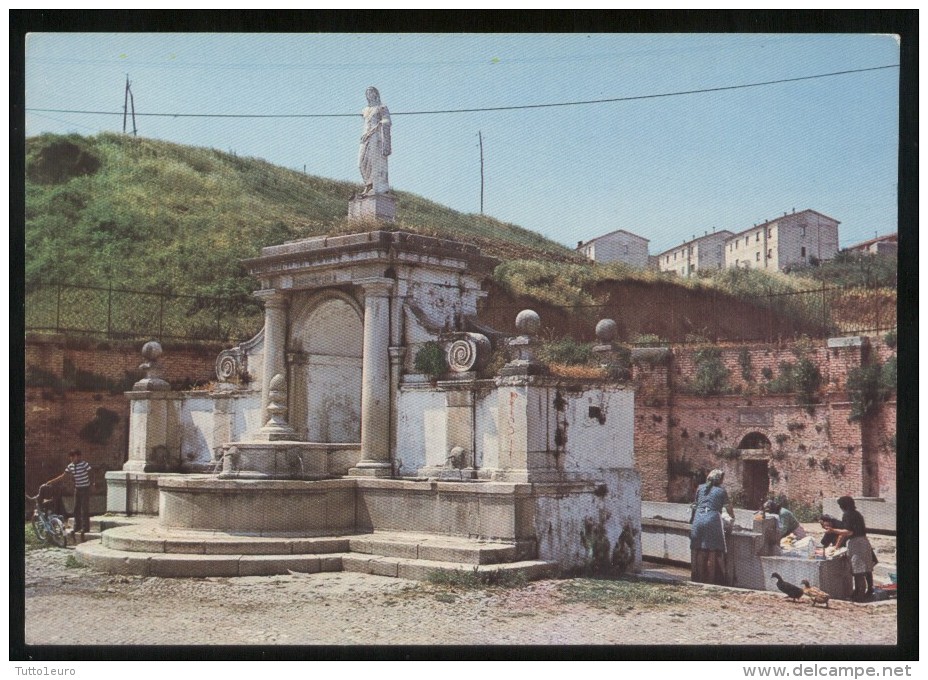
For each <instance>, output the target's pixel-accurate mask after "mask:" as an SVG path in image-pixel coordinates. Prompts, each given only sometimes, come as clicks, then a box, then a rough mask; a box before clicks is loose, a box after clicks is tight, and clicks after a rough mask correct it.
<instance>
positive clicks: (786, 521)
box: [764, 501, 806, 539]
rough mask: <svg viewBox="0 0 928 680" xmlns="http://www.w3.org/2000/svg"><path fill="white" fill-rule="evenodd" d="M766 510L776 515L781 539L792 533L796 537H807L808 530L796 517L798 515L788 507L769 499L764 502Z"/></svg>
mask: <svg viewBox="0 0 928 680" xmlns="http://www.w3.org/2000/svg"><path fill="white" fill-rule="evenodd" d="M764 511H765V512H769V513H770V514H771V515H775V516H776V518H777V524H778V525H779V527H780V538H781V539H783V538H786V537H787V536H789V535H790V534H792V535H793V536H795V537H796V538H805V536H806V530H805V529H803V528H802V525H801V524H800V523H799V520H798V519H796V515H794V514H793V513H792V512H790V511H789V509H788V508H784V507H783V506H782V505H780V504H779V503H777V502H776V501H767V502H766V503H764Z"/></svg>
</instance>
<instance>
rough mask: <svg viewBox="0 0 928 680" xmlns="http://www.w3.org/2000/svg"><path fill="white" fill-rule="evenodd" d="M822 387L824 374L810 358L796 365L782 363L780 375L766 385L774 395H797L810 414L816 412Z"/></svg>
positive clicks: (797, 399)
mask: <svg viewBox="0 0 928 680" xmlns="http://www.w3.org/2000/svg"><path fill="white" fill-rule="evenodd" d="M821 387H822V373H821V371H819V369H818V366H817V365H816V364H815V362H814V361H812V360H811V359H809V358H808V357H802V358H800V359H799V360H798V361H796V362H795V363H793V362H791V361H782V362H780V374H779V375H778V376H777V377H776V378H774V379H773V380H770V381H769V382H768V383H767V385H766V389H767V391H768V392H770V393H772V394H795V395H796V401H797V402H799V403H800V404H802V405H803V406H805V407H806V411H807V412H808V413H809V414H812V413H813V412H814V405H815V404H817V403H818V401H819V400H818V393H819V390H820V389H821Z"/></svg>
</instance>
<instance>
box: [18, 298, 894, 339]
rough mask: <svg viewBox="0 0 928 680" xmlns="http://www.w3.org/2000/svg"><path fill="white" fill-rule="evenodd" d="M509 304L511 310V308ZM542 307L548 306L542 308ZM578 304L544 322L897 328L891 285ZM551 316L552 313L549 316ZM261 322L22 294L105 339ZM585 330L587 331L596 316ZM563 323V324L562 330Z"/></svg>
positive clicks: (34, 306) (205, 332)
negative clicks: (576, 314)
mask: <svg viewBox="0 0 928 680" xmlns="http://www.w3.org/2000/svg"><path fill="white" fill-rule="evenodd" d="M510 307H511V309H510ZM547 307H549V308H551V307H554V306H552V305H547ZM581 307H583V309H582V310H581V309H575V308H558V309H550V310H549V311H550V312H551V313H547V314H544V315H543V317H544V323H545V324H548V323H552V322H554V321H557V320H558V319H560V323H554V324H553V325H555V326H558V327H559V328H558V330H559V331H562V332H558V333H557V334H558V335H563V334H569V333H570V330H571V329H569V327H568V325H574V324H576V319H574V318H573V315H572V314H571V311H580V312H583V313H584V316H588V317H590V318H591V319H592V318H593V317H596V318H605V317H610V318H615V319H616V320H617V321H619V322H620V325H622V326H624V327H626V330H627V336H628V338H627V339H628V340H629V341H630V342H632V343H634V342H635V338H636V337H637V336H653V339H657V338H659V339H660V340H662V341H665V342H673V343H687V342H700V341H705V340H707V339H708V340H713V341H718V342H726V341H727V342H775V341H777V340H781V339H784V338H789V337H794V336H798V335H807V336H809V337H830V336H835V335H854V334H868V333H869V334H873V333H878V332H885V331H888V330H891V329H893V328H895V327H896V292H895V291H894V290H892V289H889V288H868V289H864V288H839V287H825V286H823V287H822V288H816V289H812V290H804V291H797V292H789V293H776V294H771V295H760V296H757V297H754V298H751V299H742V298H734V297H732V296H731V295H727V294H723V293H721V292H716V291H712V290H708V291H700V292H698V293H696V292H693V291H684V292H682V293H681V292H677V291H673V290H671V289H668V288H666V287H658V288H656V289H654V290H653V291H651V292H650V293H649V294H648V298H647V300H640V301H639V302H637V303H636V304H634V305H630V304H629V301H628V300H616V301H611V302H607V303H604V304H597V305H581ZM519 309H521V307H518V308H517V306H511V305H495V304H493V302H492V301H489V302H488V304H487V305H486V306H485V307H484V308H483V311H482V313H481V317H482V318H483V320H484V321H485V323H487V324H488V325H489V326H492V327H494V328H497V329H498V330H500V331H501V332H503V333H507V332H510V331H511V332H512V333H515V332H516V331H515V328H514V327H512V328H510V326H512V323H513V321H512V320H513V319H514V318H515V314H516V313H517V312H518V311H519ZM552 313H553V316H552ZM263 321H264V317H263V312H262V307H261V304H260V303H259V302H258V301H257V300H255V299H253V298H251V297H248V296H241V297H234V298H233V297H225V298H223V297H208V296H202V295H177V294H172V293H157V292H147V291H137V290H125V289H117V288H99V287H94V286H72V285H49V286H43V287H41V288H37V289H35V290H32V291H30V292H29V293H27V294H26V330H27V331H31V332H51V333H63V334H72V335H88V336H96V337H106V338H112V339H117V338H118V339H127V340H137V339H151V338H155V339H158V340H211V341H222V342H228V341H241V340H245V339H248V338H250V337H252V336H253V335H254V334H255V333H257V331H258V330H260V328H261V325H262V323H263ZM586 325H589V326H590V328H589V329H587V330H588V331H589V332H590V334H591V333H592V327H593V325H595V320H594V321H593V323H592V324H586ZM560 326H563V327H564V328H560Z"/></svg>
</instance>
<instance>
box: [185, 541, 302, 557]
mask: <svg viewBox="0 0 928 680" xmlns="http://www.w3.org/2000/svg"><path fill="white" fill-rule="evenodd" d="M203 547H204V554H206V555H267V554H275V553H277V552H280V551H281V550H287V549H288V548H289V544H288V543H285V542H278V541H258V540H255V541H248V540H241V539H236V540H229V541H210V540H207V541H204V542H203Z"/></svg>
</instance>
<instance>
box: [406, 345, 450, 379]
mask: <svg viewBox="0 0 928 680" xmlns="http://www.w3.org/2000/svg"><path fill="white" fill-rule="evenodd" d="M414 366H415V368H416V370H417V371H418V372H419V373H425V374H426V375H427V376H429V377H431V378H432V379H433V380H434V379H435V378H437V377H438V376H440V375H443V374H444V373H445V372H447V370H448V361H447V360H446V359H445V351H444V350H443V349H442V347H441V345H439V344H438V343H437V342H435V341H434V340H429V341H428V342H426V343H425V344H424V345H422V347H420V348H419V351H418V352H416V358H415V361H414Z"/></svg>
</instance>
